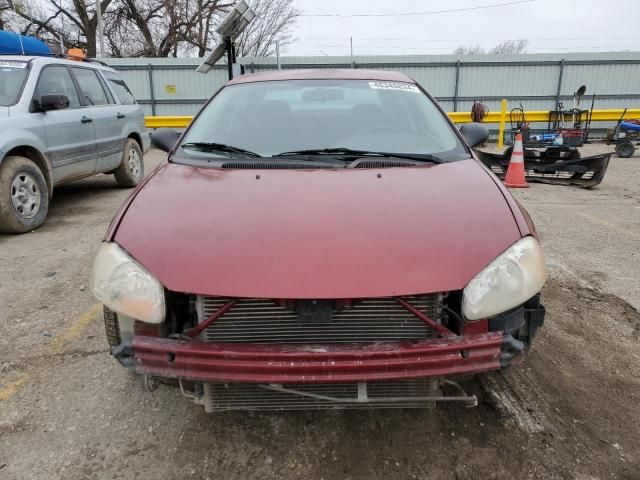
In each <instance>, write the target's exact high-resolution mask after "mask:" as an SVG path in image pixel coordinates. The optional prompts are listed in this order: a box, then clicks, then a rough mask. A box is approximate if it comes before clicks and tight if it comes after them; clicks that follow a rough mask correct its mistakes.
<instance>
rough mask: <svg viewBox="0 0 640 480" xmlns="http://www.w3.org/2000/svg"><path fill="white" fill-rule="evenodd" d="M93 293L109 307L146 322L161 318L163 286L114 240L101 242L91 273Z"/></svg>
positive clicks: (156, 321) (155, 321) (153, 321)
mask: <svg viewBox="0 0 640 480" xmlns="http://www.w3.org/2000/svg"><path fill="white" fill-rule="evenodd" d="M90 286H91V291H92V292H93V295H94V296H95V297H96V298H97V299H98V300H99V301H100V302H102V303H103V304H104V305H105V306H107V307H108V308H110V309H111V310H113V311H115V312H117V313H121V314H123V315H127V316H129V317H132V318H134V319H136V320H140V321H143V322H147V323H160V322H162V320H164V315H165V307H164V289H163V288H162V285H161V284H160V282H159V281H158V280H156V278H155V277H153V275H151V274H150V273H149V272H147V271H146V270H145V269H144V268H143V267H142V266H141V265H139V264H138V263H137V262H136V261H135V260H133V259H132V258H131V257H130V256H129V255H127V254H126V252H125V251H124V250H123V249H122V248H120V247H119V246H118V245H117V244H115V243H103V244H102V245H101V246H100V248H99V249H98V255H96V260H95V263H94V265H93V273H92V274H91V283H90Z"/></svg>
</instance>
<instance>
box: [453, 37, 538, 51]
mask: <svg viewBox="0 0 640 480" xmlns="http://www.w3.org/2000/svg"><path fill="white" fill-rule="evenodd" d="M528 45H529V41H528V40H505V41H503V42H500V43H499V44H497V45H496V46H495V47H492V48H490V49H489V50H485V49H484V48H482V47H481V46H480V45H477V44H476V45H470V46H460V47H458V48H456V49H455V50H454V51H453V53H454V54H455V55H486V54H498V55H508V54H512V55H514V54H518V53H526V52H527V46H528Z"/></svg>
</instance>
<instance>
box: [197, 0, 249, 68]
mask: <svg viewBox="0 0 640 480" xmlns="http://www.w3.org/2000/svg"><path fill="white" fill-rule="evenodd" d="M255 16H256V14H255V12H254V11H253V10H251V8H249V5H248V4H247V2H245V1H244V0H240V1H239V2H238V3H236V4H235V5H234V7H233V9H232V10H231V11H230V12H229V13H228V14H227V16H226V17H224V19H223V20H222V22H221V23H220V25H218V28H216V32H218V33H219V34H220V43H219V44H218V46H217V47H216V48H214V49H213V51H212V52H211V53H210V54H209V56H208V57H207V58H206V59H205V60H204V62H202V63H201V64H200V66H199V67H198V68H197V69H196V72H199V73H208V72H209V70H211V68H212V67H213V66H214V65H215V63H216V62H217V61H218V60H220V59H221V58H222V57H223V56H224V54H225V51H226V50H227V48H229V45H230V44H232V42H233V40H234V39H235V38H237V37H238V35H240V34H241V33H242V32H244V30H245V29H246V28H247V26H248V25H249V24H250V23H251V22H252V21H253V19H254V18H255Z"/></svg>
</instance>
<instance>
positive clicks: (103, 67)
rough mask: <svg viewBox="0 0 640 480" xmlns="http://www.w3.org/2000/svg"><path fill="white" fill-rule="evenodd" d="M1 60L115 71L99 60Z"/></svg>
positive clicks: (29, 57) (4, 57)
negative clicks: (80, 66) (81, 66)
mask: <svg viewBox="0 0 640 480" xmlns="http://www.w3.org/2000/svg"><path fill="white" fill-rule="evenodd" d="M0 60H14V61H22V62H31V63H32V64H35V65H50V64H53V63H55V64H60V65H73V66H78V65H83V66H85V67H90V68H97V69H100V70H108V71H114V70H113V68H111V67H109V66H108V65H105V64H103V63H101V62H100V61H98V60H94V61H92V60H87V61H82V60H69V59H67V58H60V57H53V56H47V55H0Z"/></svg>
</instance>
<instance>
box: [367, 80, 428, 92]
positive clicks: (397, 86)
mask: <svg viewBox="0 0 640 480" xmlns="http://www.w3.org/2000/svg"><path fill="white" fill-rule="evenodd" d="M369 88H372V89H374V90H401V91H403V92H413V93H420V89H419V88H418V87H416V86H415V85H412V84H411V83H403V82H384V81H382V80H376V81H375V82H369Z"/></svg>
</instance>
